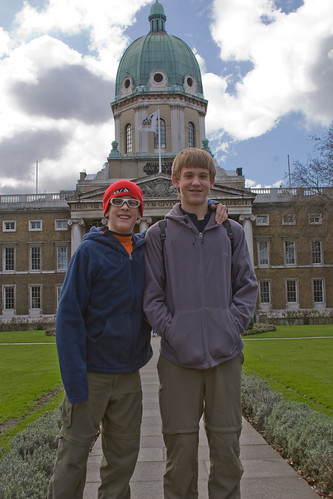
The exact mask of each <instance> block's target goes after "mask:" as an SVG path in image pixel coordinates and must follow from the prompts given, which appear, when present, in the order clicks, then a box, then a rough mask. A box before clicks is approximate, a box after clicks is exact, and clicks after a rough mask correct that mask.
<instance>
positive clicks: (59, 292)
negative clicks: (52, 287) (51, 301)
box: [57, 285, 62, 308]
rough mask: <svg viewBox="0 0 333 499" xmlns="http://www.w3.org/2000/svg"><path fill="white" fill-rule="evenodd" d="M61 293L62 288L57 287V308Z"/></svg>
mask: <svg viewBox="0 0 333 499" xmlns="http://www.w3.org/2000/svg"><path fill="white" fill-rule="evenodd" d="M61 291H62V286H60V285H59V286H57V308H58V305H59V300H60V295H61Z"/></svg>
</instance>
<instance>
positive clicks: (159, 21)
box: [148, 0, 166, 33]
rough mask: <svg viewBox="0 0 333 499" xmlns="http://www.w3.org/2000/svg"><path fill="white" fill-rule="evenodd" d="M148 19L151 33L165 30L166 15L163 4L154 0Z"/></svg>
mask: <svg viewBox="0 0 333 499" xmlns="http://www.w3.org/2000/svg"><path fill="white" fill-rule="evenodd" d="M148 19H149V22H150V32H151V33H159V32H164V31H165V21H166V15H165V14H164V9H163V6H162V5H161V4H160V3H158V0H156V2H155V3H154V5H153V6H152V8H151V9H150V15H149V18H148Z"/></svg>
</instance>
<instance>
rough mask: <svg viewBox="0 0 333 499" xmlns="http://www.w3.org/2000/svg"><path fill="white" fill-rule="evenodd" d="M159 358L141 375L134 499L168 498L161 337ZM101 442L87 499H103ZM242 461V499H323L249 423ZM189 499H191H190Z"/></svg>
mask: <svg viewBox="0 0 333 499" xmlns="http://www.w3.org/2000/svg"><path fill="white" fill-rule="evenodd" d="M152 345H153V349H154V356H153V358H152V360H151V361H150V362H149V364H147V366H146V367H145V368H144V369H142V370H141V376H142V385H143V422H142V431H141V448H140V453H139V459H138V462H137V466H136V468H135V471H134V474H133V477H132V480H131V490H132V496H131V499H163V492H162V476H163V472H164V468H165V447H164V444H163V438H162V434H161V419H160V415H159V409H158V377H157V371H156V361H157V357H158V347H159V338H158V337H154V338H152ZM199 446H200V447H199V499H208V493H207V478H208V470H209V458H208V446H207V440H206V435H205V432H204V430H203V428H201V429H200V443H199ZM101 455H102V451H101V443H100V439H98V440H97V442H96V444H95V446H94V448H93V450H92V453H91V455H90V457H89V460H88V470H87V481H86V487H85V493H84V499H95V498H97V489H98V486H99V463H100V460H101ZM241 457H242V463H243V466H244V475H243V478H242V482H241V490H242V499H318V495H317V494H316V493H315V492H314V491H313V490H312V489H311V487H310V486H309V485H308V484H307V483H306V482H305V480H303V479H302V478H301V477H300V476H299V475H298V474H297V473H296V472H295V471H294V470H293V469H292V468H291V467H290V466H289V465H288V464H287V463H286V462H285V461H284V460H283V459H282V458H281V456H280V455H279V454H278V453H277V452H276V451H275V450H274V449H272V447H270V446H269V445H268V444H267V443H266V442H265V440H264V439H263V438H262V437H261V436H260V435H259V434H258V433H257V432H256V431H255V430H254V429H253V428H252V426H251V425H250V424H249V423H248V422H247V421H245V420H244V421H243V431H242V435H241ZM184 499H186V498H184Z"/></svg>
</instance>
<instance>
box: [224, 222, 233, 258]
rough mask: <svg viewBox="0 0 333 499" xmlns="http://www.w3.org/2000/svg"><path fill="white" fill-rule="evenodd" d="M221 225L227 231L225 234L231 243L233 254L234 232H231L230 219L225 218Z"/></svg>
mask: <svg viewBox="0 0 333 499" xmlns="http://www.w3.org/2000/svg"><path fill="white" fill-rule="evenodd" d="M222 225H223V226H224V228H225V230H226V231H227V234H228V236H229V239H230V243H231V252H232V254H233V253H234V234H233V232H232V228H231V223H230V220H229V219H228V218H227V220H225V221H224V222H223V224H222Z"/></svg>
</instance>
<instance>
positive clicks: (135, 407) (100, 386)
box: [48, 372, 142, 499]
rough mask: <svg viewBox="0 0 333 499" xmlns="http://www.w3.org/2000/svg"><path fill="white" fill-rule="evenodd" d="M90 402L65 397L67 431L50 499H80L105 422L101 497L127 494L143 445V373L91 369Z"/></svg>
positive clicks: (107, 498)
mask: <svg viewBox="0 0 333 499" xmlns="http://www.w3.org/2000/svg"><path fill="white" fill-rule="evenodd" d="M88 385H89V397H88V400H87V402H83V403H79V404H71V403H70V402H69V400H68V398H67V397H66V396H65V399H64V402H63V406H62V423H63V426H62V430H61V438H60V441H59V448H58V452H57V457H56V462H55V467H54V473H53V476H52V478H51V481H50V484H49V490H48V499H81V498H82V497H83V490H84V486H85V480H86V465H87V459H88V455H89V450H90V446H91V443H92V441H93V439H94V437H95V435H96V433H97V431H98V429H99V426H100V423H101V422H102V448H103V459H102V463H101V468H100V475H101V481H102V484H101V486H100V487H99V490H98V497H99V499H128V498H129V497H130V487H129V481H130V479H131V476H132V474H133V471H134V468H135V464H136V461H137V457H138V453H139V448H140V426H141V420H142V390H141V380H140V374H139V372H136V373H133V374H119V375H114V374H100V373H88Z"/></svg>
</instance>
